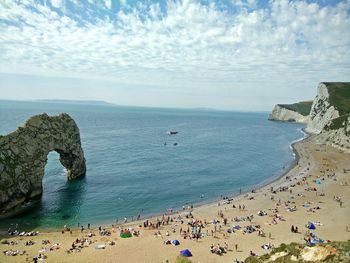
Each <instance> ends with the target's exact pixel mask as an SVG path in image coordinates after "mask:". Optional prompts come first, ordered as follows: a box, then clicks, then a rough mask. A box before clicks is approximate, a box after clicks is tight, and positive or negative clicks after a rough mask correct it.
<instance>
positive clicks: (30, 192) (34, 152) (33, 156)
mask: <svg viewBox="0 0 350 263" xmlns="http://www.w3.org/2000/svg"><path fill="white" fill-rule="evenodd" d="M51 151H56V152H57V153H58V154H59V156H60V162H61V164H62V165H63V166H64V167H65V168H66V169H67V178H68V180H73V179H76V178H78V177H81V176H84V175H85V172H86V165H85V158H84V152H83V149H82V147H81V142H80V132H79V128H78V126H77V125H76V123H75V121H74V120H73V119H72V118H71V117H70V116H69V115H68V114H66V113H62V114H60V115H58V116H48V115H47V114H46V113H44V114H40V115H35V116H33V117H31V118H29V119H28V120H27V121H26V123H25V124H24V125H23V126H21V127H19V128H18V129H17V130H16V131H14V132H12V133H10V134H8V135H6V136H0V218H2V217H7V216H10V215H12V214H14V213H18V212H20V211H21V210H22V209H23V207H24V206H25V204H27V203H28V202H29V201H31V200H33V199H35V198H36V197H39V196H41V194H42V178H43V176H44V173H45V165H46V162H47V155H48V154H49V152H51Z"/></svg>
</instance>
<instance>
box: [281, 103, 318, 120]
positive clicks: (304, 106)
mask: <svg viewBox="0 0 350 263" xmlns="http://www.w3.org/2000/svg"><path fill="white" fill-rule="evenodd" d="M312 102H313V101H312V100H308V101H301V102H297V103H293V104H278V105H279V106H280V107H282V108H285V109H288V110H291V111H295V112H298V113H300V114H301V115H303V116H307V115H309V113H310V110H311V106H312Z"/></svg>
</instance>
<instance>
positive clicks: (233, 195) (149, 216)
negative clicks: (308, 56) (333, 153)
mask: <svg viewBox="0 0 350 263" xmlns="http://www.w3.org/2000/svg"><path fill="white" fill-rule="evenodd" d="M299 131H300V133H302V135H303V136H302V137H300V138H299V139H296V140H294V141H292V142H291V143H290V144H289V147H290V148H291V150H292V160H291V161H290V164H289V165H288V167H287V168H285V169H284V170H283V171H281V173H279V174H278V175H276V176H274V177H271V178H269V179H266V180H264V181H262V182H261V183H258V184H255V185H252V186H251V187H249V190H245V191H242V192H241V193H239V192H238V193H231V194H228V195H226V196H228V197H229V198H230V199H232V198H233V199H234V198H239V197H240V196H242V197H243V196H244V195H246V194H249V193H250V192H251V191H253V190H254V191H259V190H261V189H263V188H265V187H269V186H272V185H273V184H274V183H275V182H277V181H279V180H280V179H281V178H283V177H284V176H285V175H286V174H288V173H289V172H290V171H291V170H292V169H293V168H294V167H295V166H296V165H297V164H298V162H299V160H300V155H299V153H298V151H297V149H296V148H295V145H296V144H298V143H302V142H304V141H306V140H307V139H308V138H310V137H312V136H313V135H312V134H310V133H307V132H306V131H305V128H301V129H300V130H299ZM220 201H222V197H216V198H213V199H210V200H207V201H203V202H188V203H185V204H183V206H186V207H187V206H192V208H191V209H187V208H186V209H185V210H183V209H181V206H179V207H177V209H176V208H175V209H174V211H173V212H171V213H169V212H163V213H162V212H159V213H154V214H145V216H141V217H140V220H133V221H131V220H130V221H129V219H128V222H127V223H114V222H113V221H112V220H111V221H109V222H107V221H106V222H96V223H94V222H92V224H91V225H94V226H97V225H100V226H107V225H108V226H111V225H115V226H122V225H130V224H136V223H140V222H142V221H144V220H147V219H154V218H157V217H162V216H163V215H167V216H174V215H176V214H181V213H184V212H188V211H190V210H193V209H199V208H202V207H207V206H211V205H213V204H217V203H218V202H220ZM37 203H38V202H35V203H33V204H32V205H31V207H28V208H26V210H25V211H24V213H26V212H27V211H28V210H30V209H31V208H33V207H34V206H35V205H37ZM6 219H8V220H10V219H11V218H6ZM120 219H121V221H122V218H120ZM0 220H1V219H0ZM111 222H113V223H111ZM77 225H78V222H77V224H76V225H74V226H70V227H71V228H73V229H74V228H77ZM62 227H63V226H62ZM62 227H60V228H57V227H43V226H38V227H23V228H21V230H23V231H39V232H42V233H54V232H60V231H61V230H62ZM5 231H7V228H1V227H0V239H1V238H4V237H6V232H5Z"/></svg>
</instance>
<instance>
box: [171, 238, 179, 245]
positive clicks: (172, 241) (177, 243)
mask: <svg viewBox="0 0 350 263" xmlns="http://www.w3.org/2000/svg"><path fill="white" fill-rule="evenodd" d="M171 244H172V245H174V246H177V245H180V242H179V240H177V239H174V240H171Z"/></svg>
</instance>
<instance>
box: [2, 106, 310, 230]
mask: <svg viewBox="0 0 350 263" xmlns="http://www.w3.org/2000/svg"><path fill="white" fill-rule="evenodd" d="M44 112H45V113H47V114H49V115H56V114H59V113H62V112H66V113H68V114H69V115H70V116H71V117H72V118H73V119H74V120H75V121H76V123H77V125H78V127H79V129H80V135H81V143H82V147H83V150H84V154H85V158H86V165H87V172H86V176H85V177H84V178H83V179H81V180H75V181H67V177H66V172H65V169H64V168H63V166H62V165H61V164H60V162H59V160H58V158H59V155H58V154H57V153H56V152H51V153H49V155H48V161H47V164H46V166H45V175H44V177H43V195H42V198H41V200H40V201H39V202H38V203H37V204H36V206H35V207H33V208H32V209H30V210H29V211H27V212H26V213H24V214H22V215H19V216H16V217H14V218H11V219H4V220H1V221H0V226H1V227H8V226H11V225H14V224H19V225H20V226H22V227H23V228H38V229H58V228H62V226H63V225H68V226H77V225H78V223H79V224H80V225H86V224H87V223H90V224H92V225H95V226H96V225H99V224H115V223H122V222H124V219H125V218H126V219H127V220H128V221H130V220H132V219H136V217H137V216H141V218H145V217H149V216H152V215H162V214H163V213H165V212H169V211H171V210H172V211H176V210H181V209H182V207H183V206H185V207H188V206H194V207H195V206H199V205H202V204H205V203H209V202H213V201H217V200H220V199H221V198H222V197H223V196H234V195H237V194H238V193H239V192H240V191H242V192H245V191H250V190H252V189H254V188H256V187H259V186H262V185H264V184H267V183H269V182H271V181H273V180H275V179H277V178H278V177H280V176H281V175H282V174H283V173H284V172H285V171H286V170H287V169H288V168H289V167H290V165H291V164H292V163H293V159H294V158H295V157H294V154H293V151H292V147H291V144H292V143H293V142H294V141H296V140H298V139H300V138H302V137H303V136H304V134H303V132H302V128H303V127H304V126H303V125H301V124H296V123H288V122H272V121H268V120H267V117H268V113H267V112H237V111H219V110H209V109H169V108H143V107H124V106H113V105H108V104H106V105H104V104H101V105H93V104H83V103H80V104H74V103H67V102H59V103H57V102H56V103H53V102H42V101H31V102H24V101H0V134H1V135H6V134H7V133H10V132H12V131H14V130H16V129H17V127H18V126H20V125H21V124H23V123H24V122H25V121H26V120H27V119H28V118H29V117H30V116H32V115H35V114H40V113H44ZM168 131H177V132H178V133H177V134H176V135H169V134H167V132H168Z"/></svg>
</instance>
